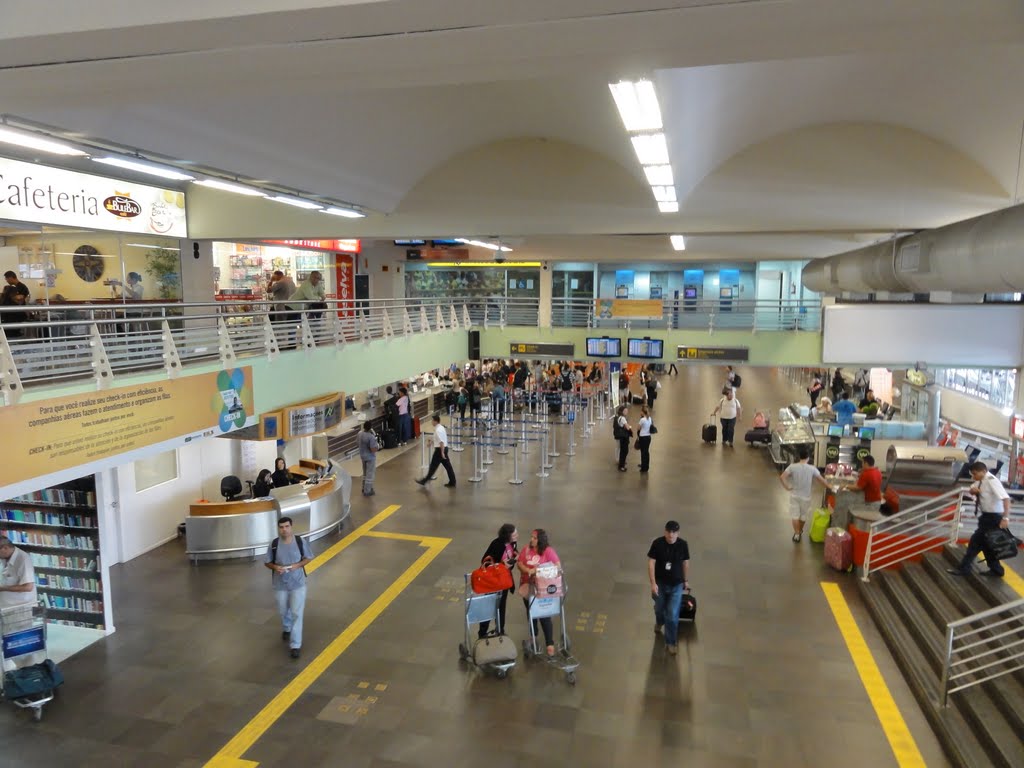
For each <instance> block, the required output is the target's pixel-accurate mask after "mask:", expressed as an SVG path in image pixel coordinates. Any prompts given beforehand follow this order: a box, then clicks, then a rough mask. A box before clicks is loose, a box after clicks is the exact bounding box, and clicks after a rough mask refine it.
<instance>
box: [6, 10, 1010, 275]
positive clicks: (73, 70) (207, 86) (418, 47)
mask: <svg viewBox="0 0 1024 768" xmlns="http://www.w3.org/2000/svg"><path fill="white" fill-rule="evenodd" d="M67 5H68V7H67V8H66V11H67V13H66V14H59V15H58V16H59V21H57V22H55V21H54V18H50V19H48V20H47V23H45V24H43V23H40V21H41V19H40V18H39V10H38V9H37V8H36V7H35V6H34V5H32V4H29V3H20V4H17V5H16V6H14V7H13V9H12V11H11V14H10V18H8V19H6V20H5V21H6V22H7V23H5V30H4V31H3V32H2V33H0V36H2V37H3V39H4V45H3V50H2V52H0V69H2V70H3V72H4V78H3V81H2V83H0V103H2V104H3V109H4V111H5V113H6V114H9V115H11V116H16V117H17V118H20V119H24V120H28V121H32V122H35V123H41V124H45V125H48V126H55V127H56V128H57V129H58V130H59V131H61V132H64V135H65V136H66V137H68V138H72V139H73V138H75V137H76V136H77V137H89V138H91V139H95V140H99V141H105V142H111V143H113V144H116V145H119V146H121V147H133V148H135V147H137V148H139V151H140V152H141V153H143V155H144V156H150V155H152V156H158V157H161V158H168V159H171V160H173V161H174V162H176V163H180V165H183V166H186V167H188V166H190V165H191V166H193V167H197V168H202V167H213V168H217V169H221V170H223V171H224V172H226V173H229V174H233V175H236V176H237V177H238V179H239V180H240V181H246V180H249V181H253V182H264V181H265V182H272V183H273V184H274V185H276V186H277V187H278V188H281V189H290V190H294V191H295V192H296V193H300V194H303V195H307V196H313V197H314V198H315V197H316V196H323V197H325V198H330V199H332V200H340V201H344V202H347V203H350V204H352V205H353V206H356V207H358V209H359V210H361V211H363V212H365V213H366V214H367V215H366V216H365V218H361V219H342V218H338V217H333V216H324V215H323V214H322V213H321V212H318V211H303V210H298V209H294V208H290V207H287V206H283V205H279V204H275V203H272V202H269V201H266V200H253V199H251V198H245V197H241V196H238V195H232V194H229V193H225V192H220V191H216V190H211V189H205V188H199V187H195V185H189V186H190V189H189V208H190V211H189V219H190V235H191V236H192V237H196V238H210V239H224V240H235V239H243V238H281V237H359V238H363V239H369V238H382V239H386V238H401V237H438V236H440V237H454V236H466V237H480V238H492V237H495V236H501V237H502V238H503V239H508V240H509V241H515V240H518V241H519V242H518V243H517V247H516V253H515V256H516V257H517V258H526V259H544V260H551V261H586V262H619V261H652V260H663V261H673V262H686V261H719V262H731V261H759V260H766V259H771V260H786V259H809V258H815V257H819V256H827V255H830V254H835V253H839V252H843V251H847V250H850V249H853V248H857V247H861V246H863V245H866V244H870V243H872V242H876V241H878V240H879V239H883V238H886V237H889V236H891V235H892V234H893V233H895V232H907V231H915V230H919V229H925V228H932V227H936V226H941V225H943V224H947V223H950V222H953V221H959V220H962V219H965V218H969V217H971V216H974V215H978V214H981V213H985V212H988V211H992V210H997V209H999V208H1002V207H1005V206H1007V205H1010V204H1012V203H1013V202H1014V201H1015V200H1018V199H1019V197H1020V189H1021V186H1022V184H1021V178H1020V175H1021V170H1020V163H1019V162H1018V161H1019V157H1020V150H1021V115H1020V114H1019V110H1015V109H1013V108H1012V107H1010V106H1008V105H1014V104H1020V103H1021V101H1022V96H1024V81H1021V79H1020V77H1019V76H1018V73H1019V72H1020V71H1021V70H1022V68H1024V19H1022V17H1021V14H1020V9H1019V5H1018V4H1016V3H1011V2H1002V1H1000V0H985V1H984V2H977V3H972V4H970V6H969V8H968V7H966V6H964V4H962V3H960V2H954V1H953V0H943V1H942V2H929V3H924V2H921V1H920V0H899V1H897V2H892V1H889V2H883V1H882V0H871V1H869V2H863V3H858V4H849V3H844V2H838V0H828V1H826V2H810V0H793V1H792V2H782V3H767V2H717V3H710V4H707V3H695V2H669V3H665V2H658V3H655V2H649V1H647V0H617V1H616V0H604V1H603V2H599V3H596V4H595V3H593V2H582V0H575V1H574V2H569V3H565V4H560V5H559V7H558V8H557V9H552V8H550V7H549V6H548V4H541V3H517V4H515V6H514V7H513V6H509V7H505V6H504V5H499V4H495V5H485V6H481V5H480V4H478V3H469V2H463V1H462V0H435V1H429V2H418V3H412V2H407V1H405V0H385V1H381V2H373V3H353V2H345V3H342V2H321V3H318V4H317V7H315V8H306V7H302V6H303V5H304V3H302V2H285V0H277V1H276V2H273V1H271V0H267V1H266V2H262V3H258V4H256V5H255V6H249V5H246V7H245V8H243V7H242V6H241V4H237V3H229V4H218V6H217V7H216V8H214V9H211V8H198V6H197V7H193V5H192V4H185V5H182V6H180V7H175V8H173V9H166V8H165V9H162V10H161V12H160V13H159V14H157V13H154V12H152V11H150V10H146V9H140V11H139V13H140V14H141V15H139V16H138V17H137V18H136V17H133V21H131V22H128V21H113V22H111V21H107V20H108V19H119V18H120V17H118V16H117V15H105V14H102V13H100V12H99V11H98V10H96V9H90V11H89V13H88V14H87V15H86V14H83V13H82V12H81V9H80V8H76V7H74V4H67ZM282 14H287V15H282ZM100 20H103V21H100ZM283 21H286V22H287V23H282V22H283ZM39 29H47V30H48V33H47V34H42V35H41V34H39V33H38V32H37V30H39ZM57 35H60V37H59V44H58V37H57ZM642 79H649V80H650V82H651V83H653V86H654V89H655V91H656V94H657V98H658V102H659V105H660V112H661V116H662V123H663V129H662V130H663V132H664V135H665V148H666V150H667V154H668V158H669V162H668V163H667V165H668V166H669V167H670V171H671V176H672V186H673V187H674V193H673V194H674V196H675V197H676V199H677V201H678V211H677V212H673V213H662V212H659V207H658V205H657V204H656V201H655V199H654V195H653V194H652V187H651V186H650V184H649V179H648V178H647V177H646V174H645V171H644V168H643V166H642V165H641V163H640V162H639V158H638V156H637V155H635V154H634V151H633V147H632V146H631V142H630V134H629V133H628V132H627V131H626V129H625V127H624V125H623V121H622V120H621V119H620V116H619V114H618V112H617V111H616V108H615V102H614V101H613V99H612V96H611V94H610V92H609V84H611V83H617V82H618V81H620V80H630V81H638V80H642ZM153 83H160V84H161V85H160V87H159V88H154V87H153ZM113 86H116V87H113ZM46 160H48V161H52V158H49V157H47V158H46ZM73 165H74V164H72V166H73ZM79 167H80V166H79ZM179 167H180V166H179ZM108 170H109V169H108ZM671 234H683V235H685V236H686V238H687V248H686V251H685V252H683V253H680V252H676V251H674V250H673V249H672V248H671V247H670V245H669V242H668V236H669V235H671ZM483 255H485V256H486V254H483Z"/></svg>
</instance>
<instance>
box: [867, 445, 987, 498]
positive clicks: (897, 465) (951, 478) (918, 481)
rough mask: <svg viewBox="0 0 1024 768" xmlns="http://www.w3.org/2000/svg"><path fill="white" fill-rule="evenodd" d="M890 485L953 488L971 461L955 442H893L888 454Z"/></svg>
mask: <svg viewBox="0 0 1024 768" xmlns="http://www.w3.org/2000/svg"><path fill="white" fill-rule="evenodd" d="M885 462H886V487H888V486H890V485H891V486H893V487H895V488H936V489H947V488H952V487H953V486H954V485H955V484H956V482H957V477H959V475H960V470H961V469H963V466H964V464H965V463H966V462H967V454H966V453H965V452H964V451H963V449H960V448H956V447H955V446H952V445H949V446H938V447H932V446H903V445H890V446H889V450H888V451H887V452H886V454H885Z"/></svg>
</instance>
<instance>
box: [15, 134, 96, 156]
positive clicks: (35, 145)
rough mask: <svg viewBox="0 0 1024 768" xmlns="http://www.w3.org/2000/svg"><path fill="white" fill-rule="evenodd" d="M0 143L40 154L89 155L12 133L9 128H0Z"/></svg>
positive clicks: (57, 144)
mask: <svg viewBox="0 0 1024 768" xmlns="http://www.w3.org/2000/svg"><path fill="white" fill-rule="evenodd" d="M0 142H3V143H4V144H14V145H15V146H18V147H25V148H26V149H37V150H39V151H40V152H49V153H50V154H51V155H72V156H77V157H87V156H88V154H89V153H88V152H83V151H82V150H80V149H75V148H74V147H71V146H68V145H67V144H62V143H61V142H59V141H52V140H50V139H44V138H42V137H40V136H35V135H33V134H30V133H21V132H19V131H12V130H10V129H9V128H0Z"/></svg>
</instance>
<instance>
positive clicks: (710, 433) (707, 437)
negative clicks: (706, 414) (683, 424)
mask: <svg viewBox="0 0 1024 768" xmlns="http://www.w3.org/2000/svg"><path fill="white" fill-rule="evenodd" d="M700 439H701V440H703V441H704V442H705V443H714V442H717V441H718V425H717V424H705V425H704V426H703V427H701V428H700Z"/></svg>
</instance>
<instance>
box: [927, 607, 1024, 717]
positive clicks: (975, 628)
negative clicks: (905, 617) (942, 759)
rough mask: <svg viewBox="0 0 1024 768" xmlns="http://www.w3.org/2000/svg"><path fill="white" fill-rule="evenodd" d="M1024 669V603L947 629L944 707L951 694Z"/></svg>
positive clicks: (943, 686)
mask: <svg viewBox="0 0 1024 768" xmlns="http://www.w3.org/2000/svg"><path fill="white" fill-rule="evenodd" d="M1020 669H1024V600H1014V601H1013V602H1010V603H1005V604H1003V605H998V606H996V607H995V608H989V609H988V610H987V611H981V612H980V613H975V614H974V615H972V616H968V617H966V618H963V619H960V620H958V621H951V622H949V623H948V624H947V625H946V660H945V666H944V667H943V670H942V689H941V693H942V706H944V707H945V706H947V704H948V703H949V696H950V694H953V693H956V692H957V691H962V690H965V689H967V688H971V687H972V686H975V685H980V684H981V683H984V682H987V681H989V680H995V679H996V678H997V677H1002V676H1003V675H1008V674H1010V673H1011V672H1016V671H1017V670H1020Z"/></svg>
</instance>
